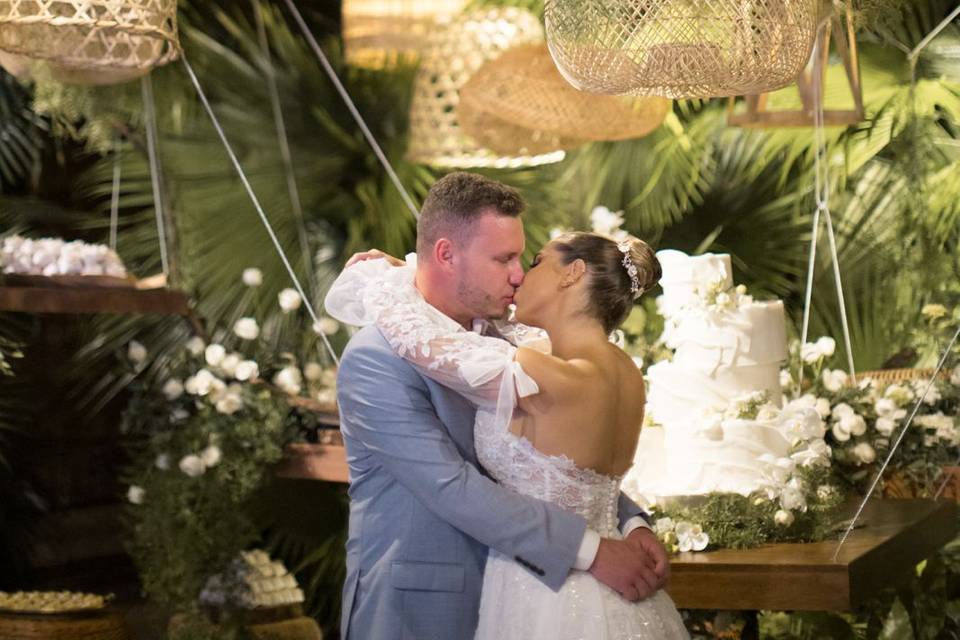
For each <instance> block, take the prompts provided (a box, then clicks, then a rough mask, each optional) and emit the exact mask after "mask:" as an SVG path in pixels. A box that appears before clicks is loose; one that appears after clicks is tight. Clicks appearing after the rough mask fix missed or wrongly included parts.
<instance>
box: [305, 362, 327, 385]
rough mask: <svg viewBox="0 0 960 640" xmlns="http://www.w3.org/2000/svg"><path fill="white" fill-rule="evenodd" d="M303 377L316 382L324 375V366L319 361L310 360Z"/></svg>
mask: <svg viewBox="0 0 960 640" xmlns="http://www.w3.org/2000/svg"><path fill="white" fill-rule="evenodd" d="M303 377H304V378H306V379H307V380H309V381H310V382H316V381H317V380H319V379H320V378H322V377H323V367H321V366H320V363H319V362H308V363H307V364H306V365H304V367H303Z"/></svg>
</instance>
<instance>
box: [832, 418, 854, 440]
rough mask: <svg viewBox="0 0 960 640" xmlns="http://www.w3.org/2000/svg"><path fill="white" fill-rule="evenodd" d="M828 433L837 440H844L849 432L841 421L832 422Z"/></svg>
mask: <svg viewBox="0 0 960 640" xmlns="http://www.w3.org/2000/svg"><path fill="white" fill-rule="evenodd" d="M830 433H832V434H833V437H834V439H835V440H836V441H837V442H846V441H847V440H849V439H850V432H849V431H848V430H847V429H846V427H844V426H843V423H842V422H834V423H833V426H832V427H831V428H830Z"/></svg>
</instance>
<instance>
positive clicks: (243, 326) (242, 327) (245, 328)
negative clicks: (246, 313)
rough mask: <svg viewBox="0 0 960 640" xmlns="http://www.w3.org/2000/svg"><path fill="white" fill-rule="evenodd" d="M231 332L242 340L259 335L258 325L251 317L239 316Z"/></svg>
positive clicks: (254, 338)
mask: <svg viewBox="0 0 960 640" xmlns="http://www.w3.org/2000/svg"><path fill="white" fill-rule="evenodd" d="M233 332H234V333H235V334H236V335H237V336H239V337H240V338H243V339H244V340H256V339H257V336H259V335H260V327H259V326H258V325H257V321H256V320H254V319H253V318H240V319H239V320H237V321H236V323H235V324H234V325H233Z"/></svg>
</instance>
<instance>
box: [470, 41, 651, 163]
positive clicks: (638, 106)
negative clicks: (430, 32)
mask: <svg viewBox="0 0 960 640" xmlns="http://www.w3.org/2000/svg"><path fill="white" fill-rule="evenodd" d="M669 109H670V101H669V100H667V99H666V98H660V97H643V98H623V97H619V96H602V95H596V94H592V93H586V92H584V91H578V90H577V89H574V88H573V87H572V86H570V84H569V83H568V82H567V81H566V80H564V79H563V76H561V75H560V72H559V71H557V67H556V65H554V63H553V60H552V59H551V57H550V52H549V51H548V50H547V45H546V44H531V45H524V46H519V47H514V48H513V49H511V50H510V51H507V52H506V53H504V54H503V55H502V56H500V57H499V58H497V59H496V60H492V61H490V62H488V63H486V64H485V65H483V67H481V68H480V70H479V71H478V72H477V73H476V74H474V75H473V77H472V78H471V79H470V80H469V82H467V84H466V85H465V86H464V87H463V88H462V89H461V90H460V105H459V107H458V109H457V113H458V116H459V121H460V126H461V127H462V128H463V130H464V131H465V132H466V133H468V134H469V135H470V136H471V137H473V138H475V139H476V140H478V141H480V142H481V143H483V144H484V145H485V146H487V147H489V148H490V149H493V150H494V151H497V152H498V153H518V152H520V151H521V150H522V149H521V148H520V144H522V143H524V142H526V140H524V138H523V137H522V136H518V135H517V132H516V129H518V128H519V129H520V130H521V131H532V132H534V134H535V135H536V136H537V138H538V139H539V140H543V141H544V143H545V144H549V145H553V147H552V148H554V149H556V148H562V149H570V148H573V147H576V146H580V145H582V144H584V143H587V142H592V141H597V140H628V139H630V138H639V137H642V136H645V135H647V134H648V133H650V132H651V131H653V130H654V129H656V128H657V127H659V126H660V124H661V123H662V122H663V119H664V118H665V117H666V115H667V112H668V111H669ZM529 137H530V136H529V135H528V136H527V138H529ZM527 148H529V146H528V147H527Z"/></svg>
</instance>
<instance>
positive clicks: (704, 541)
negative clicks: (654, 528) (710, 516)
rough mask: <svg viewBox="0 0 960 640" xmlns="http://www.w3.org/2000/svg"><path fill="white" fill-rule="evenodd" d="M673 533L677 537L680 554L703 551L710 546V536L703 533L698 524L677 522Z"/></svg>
mask: <svg viewBox="0 0 960 640" xmlns="http://www.w3.org/2000/svg"><path fill="white" fill-rule="evenodd" d="M674 533H675V534H676V535H677V546H678V547H679V549H680V551H681V552H687V551H703V550H704V549H706V548H707V545H708V544H710V536H708V535H707V534H706V533H704V531H703V528H702V527H701V526H700V525H698V524H693V523H690V522H685V521H681V522H678V523H677V525H676V527H675V528H674Z"/></svg>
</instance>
